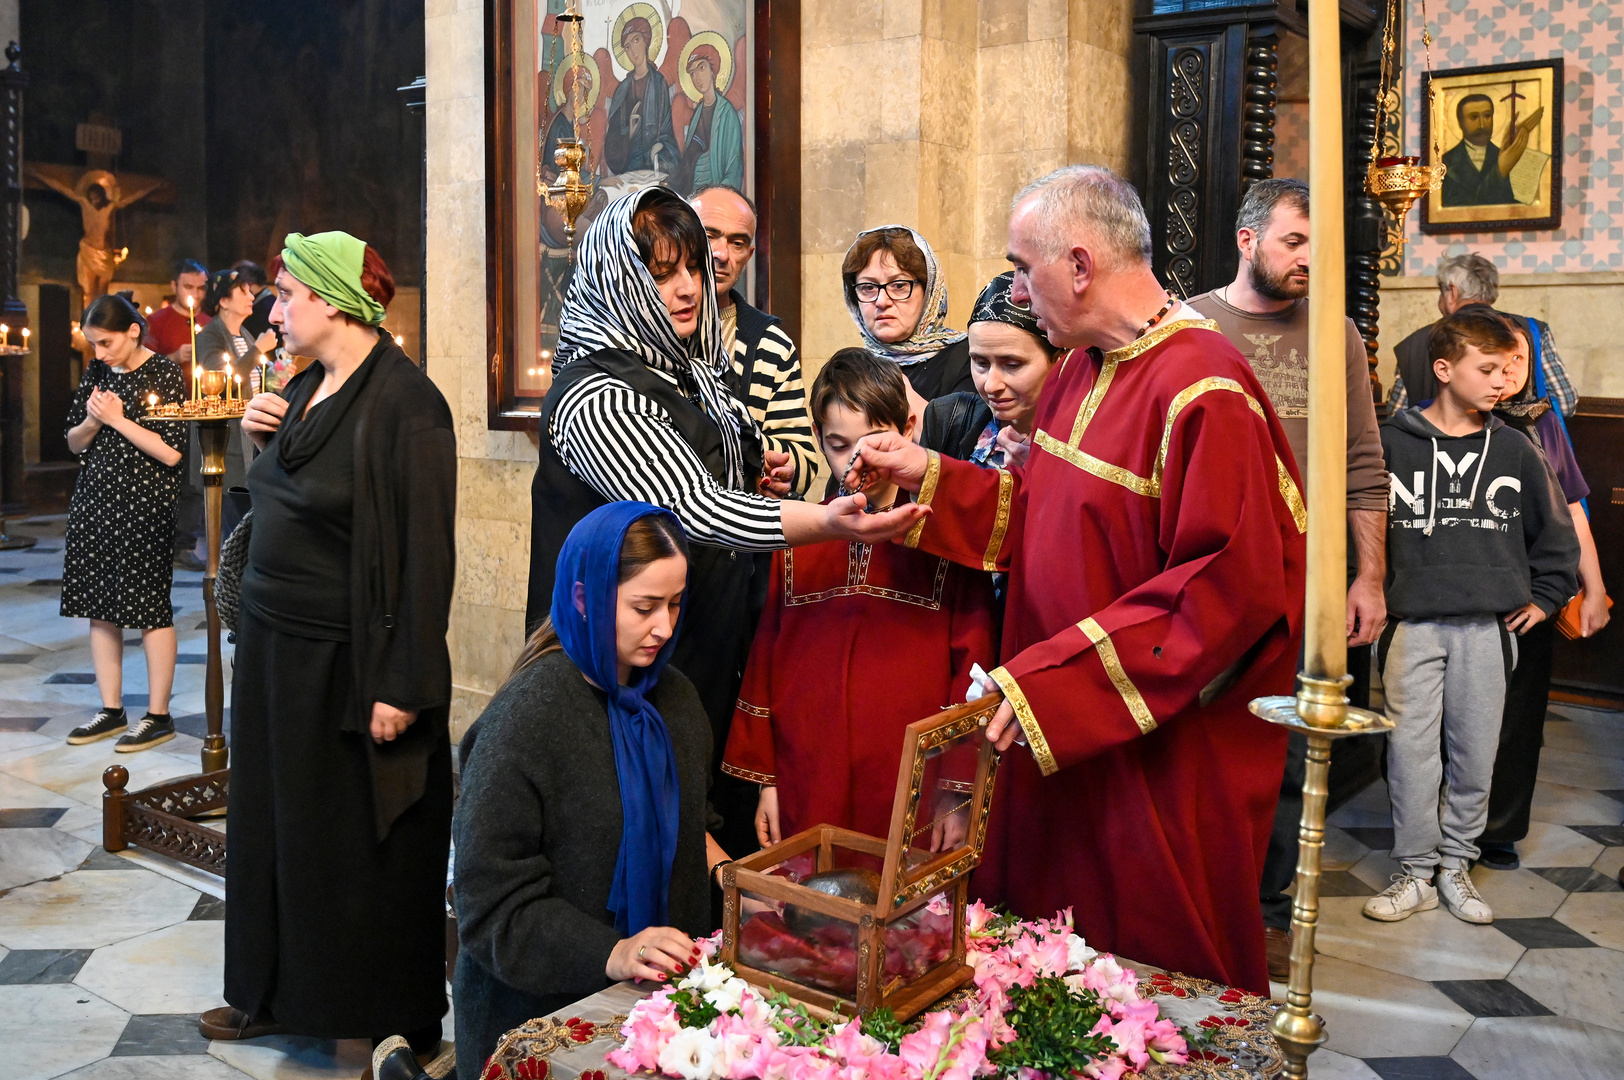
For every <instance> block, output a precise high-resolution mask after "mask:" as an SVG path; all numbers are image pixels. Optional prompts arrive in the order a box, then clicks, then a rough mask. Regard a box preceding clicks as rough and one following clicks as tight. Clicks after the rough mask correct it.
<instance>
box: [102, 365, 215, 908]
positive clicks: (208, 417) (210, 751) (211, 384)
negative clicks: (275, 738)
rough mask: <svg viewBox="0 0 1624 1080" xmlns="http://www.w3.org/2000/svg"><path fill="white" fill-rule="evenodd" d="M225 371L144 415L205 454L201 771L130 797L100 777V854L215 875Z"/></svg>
mask: <svg viewBox="0 0 1624 1080" xmlns="http://www.w3.org/2000/svg"><path fill="white" fill-rule="evenodd" d="M233 389H234V386H233V382H232V378H231V373H230V372H229V371H204V370H202V369H201V368H199V367H195V366H194V368H193V374H192V394H191V397H190V398H189V399H188V400H186V401H185V402H178V403H170V404H163V405H159V404H156V403H153V404H151V405H149V407H148V408H147V420H149V421H152V422H157V423H165V422H167V423H175V422H188V423H192V424H196V425H197V438H198V443H199V445H200V446H201V447H202V450H203V460H202V462H201V472H202V474H203V522H204V544H205V547H206V548H207V550H208V561H207V563H206V567H205V569H204V572H203V608H204V612H205V618H206V625H207V628H208V635H209V644H208V661H207V667H206V668H205V671H204V683H203V709H204V714H205V716H206V722H207V728H206V731H205V734H204V736H203V750H202V755H201V757H202V767H203V771H202V773H201V774H199V775H197V776H188V777H182V778H181V779H179V780H171V781H166V782H164V783H161V784H155V785H153V786H152V787H149V788H144V789H142V790H140V791H128V790H126V785H128V783H129V780H130V774H129V770H127V769H126V768H124V766H122V765H113V766H111V767H109V768H108V769H107V771H106V772H104V773H103V774H102V784H103V786H104V787H106V789H107V791H106V792H105V793H104V794H103V795H102V846H103V847H105V848H106V849H107V850H108V851H122V850H124V849H125V848H126V847H128V846H130V845H131V844H134V845H136V846H137V847H141V848H145V849H147V850H148V851H151V852H154V853H155V854H158V855H162V856H164V857H166V858H170V859H175V860H176V861H178V862H183V863H186V864H188V865H190V866H195V867H197V868H198V869H200V870H206V871H208V872H210V873H214V874H220V875H222V876H223V875H224V874H225V860H226V837H225V833H223V832H220V831H218V830H216V829H211V828H209V827H208V826H206V825H203V824H201V823H200V821H199V820H198V819H200V818H203V817H206V816H210V815H213V814H216V813H218V812H219V811H221V810H223V809H225V806H226V794H227V789H228V786H229V783H230V778H231V770H230V769H228V768H227V767H226V765H227V760H228V756H227V750H226V737H225V673H224V668H223V662H222V658H221V654H220V609H219V607H218V606H217V605H216V602H215V593H214V586H215V580H216V578H217V577H218V576H219V573H220V541H221V537H220V531H221V519H222V516H223V511H224V496H225V491H224V486H223V485H224V481H225V474H226V443H227V441H228V436H229V435H230V431H231V429H230V422H231V421H232V420H237V419H241V418H242V415H243V412H244V410H245V407H246V406H245V403H244V402H243V400H242V397H241V395H240V393H239V394H238V395H236V396H233V394H232V391H233Z"/></svg>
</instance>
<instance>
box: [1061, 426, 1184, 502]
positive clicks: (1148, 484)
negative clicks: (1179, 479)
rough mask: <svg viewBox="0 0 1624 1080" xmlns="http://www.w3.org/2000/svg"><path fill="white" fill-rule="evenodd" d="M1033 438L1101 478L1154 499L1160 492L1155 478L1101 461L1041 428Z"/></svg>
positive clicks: (1064, 458)
mask: <svg viewBox="0 0 1624 1080" xmlns="http://www.w3.org/2000/svg"><path fill="white" fill-rule="evenodd" d="M1032 438H1033V440H1034V441H1035V442H1036V443H1037V444H1038V445H1039V446H1041V447H1043V449H1045V450H1047V451H1048V452H1049V453H1051V454H1053V455H1054V456H1055V457H1057V458H1061V459H1063V460H1065V461H1068V462H1070V463H1071V464H1073V465H1075V466H1077V467H1078V468H1079V469H1081V470H1083V471H1084V472H1086V473H1089V474H1090V475H1093V476H1097V477H1099V478H1100V479H1101V480H1107V481H1109V482H1111V483H1113V484H1120V485H1121V486H1123V487H1125V488H1127V489H1128V490H1129V491H1131V492H1133V493H1134V494H1135V495H1146V496H1149V497H1150V498H1153V499H1154V498H1156V496H1157V494H1158V489H1157V487H1156V482H1155V481H1154V480H1148V479H1146V478H1145V477H1143V476H1139V475H1137V474H1135V473H1131V472H1129V471H1128V470H1127V469H1124V468H1123V467H1122V466H1120V465H1112V464H1110V463H1109V462H1105V461H1101V460H1100V459H1099V458H1097V457H1095V456H1094V455H1093V454H1090V453H1087V452H1085V451H1082V450H1079V449H1077V448H1076V447H1075V446H1068V445H1067V444H1065V443H1063V442H1061V441H1060V440H1059V439H1057V438H1055V437H1054V436H1053V435H1050V434H1049V433H1048V432H1047V431H1044V430H1042V429H1041V428H1040V429H1038V430H1037V431H1036V432H1034V433H1033V435H1032Z"/></svg>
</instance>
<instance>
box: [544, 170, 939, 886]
mask: <svg viewBox="0 0 1624 1080" xmlns="http://www.w3.org/2000/svg"><path fill="white" fill-rule="evenodd" d="M712 274H713V269H712V265H711V258H710V245H709V243H708V242H707V240H706V238H705V230H704V227H703V226H702V225H701V224H700V221H699V215H698V214H696V213H695V212H694V210H693V208H692V207H690V206H689V205H688V204H687V203H686V202H684V201H683V200H682V198H681V197H680V196H678V195H677V194H676V193H675V192H673V191H671V190H670V189H669V188H664V187H651V188H645V189H643V190H641V191H637V192H633V193H631V194H629V195H626V196H624V197H622V198H621V199H619V200H618V201H616V202H614V203H612V204H610V206H609V207H608V208H607V209H605V210H604V212H603V213H602V214H600V215H599V216H598V218H597V219H596V220H594V221H593V223H592V225H591V227H590V228H588V229H587V231H586V232H585V233H584V234H582V236H581V240H580V246H579V248H578V250H577V252H576V267H575V274H574V277H573V278H572V280H571V282H570V287H569V292H568V294H567V295H566V296H565V298H564V311H563V315H562V317H561V319H560V327H559V339H558V350H557V355H556V360H555V361H554V363H555V366H556V367H555V378H554V382H553V386H552V388H551V389H550V390H549V391H548V393H547V397H546V399H545V400H544V401H543V403H542V407H541V415H540V418H539V428H540V446H539V453H540V461H539V462H538V464H537V467H536V478H535V482H534V484H533V485H532V488H531V499H532V507H533V514H532V518H531V521H532V525H531V544H530V602H529V605H528V611H527V613H526V626H527V628H528V629H530V630H531V631H534V630H535V628H536V627H537V626H538V625H539V624H540V623H541V621H542V619H543V618H544V617H545V616H546V615H547V613H548V611H549V609H550V606H551V603H552V596H553V576H554V572H555V567H556V564H557V561H558V553H559V551H560V550H562V548H563V545H564V540H565V538H566V537H567V536H568V535H569V532H570V529H571V528H572V527H573V526H574V525H575V523H576V522H578V521H580V520H581V519H582V518H584V517H585V516H586V515H587V514H588V513H590V512H591V511H592V510H594V509H596V508H597V507H599V506H602V505H603V504H604V503H606V502H613V501H617V500H635V501H640V502H647V503H652V504H654V505H656V506H663V507H665V508H667V509H669V510H671V511H672V512H673V513H675V514H676V515H677V518H678V519H679V520H680V521H681V522H682V526H683V528H684V529H685V530H686V531H687V534H688V536H689V538H690V539H691V540H692V541H693V542H694V545H695V547H694V551H693V558H692V560H691V563H690V566H689V570H688V599H687V607H688V610H687V613H686V615H685V622H686V626H687V629H686V630H685V631H684V633H683V636H682V640H681V642H679V644H678V646H677V651H676V653H675V655H674V656H673V657H672V663H673V665H674V666H675V667H676V668H678V669H679V670H680V671H682V672H683V674H685V675H687V676H688V678H689V679H691V680H692V681H693V683H694V686H695V688H696V689H697V690H698V691H699V696H700V699H701V701H702V702H703V703H704V705H705V712H706V713H707V715H709V717H710V719H711V724H712V727H713V733H714V736H715V738H714V743H713V745H714V748H715V751H714V753H715V756H716V758H717V760H716V761H714V762H713V763H712V765H713V768H714V767H715V766H717V765H719V764H720V755H721V751H722V748H723V747H725V746H726V745H727V729H728V724H729V722H730V721H731V720H732V716H733V703H734V700H735V699H736V697H737V695H738V688H739V680H740V678H741V677H742V674H743V670H744V661H745V658H746V656H747V654H748V652H749V648H750V639H751V635H752V634H753V633H754V630H755V621H756V615H757V613H758V611H759V605H760V597H759V595H758V594H760V593H761V592H762V591H763V590H762V588H760V587H759V583H755V582H753V581H752V577H753V568H754V564H755V560H753V559H751V558H750V557H749V553H750V552H756V551H770V550H772V549H774V548H781V547H786V546H790V545H794V544H804V543H813V542H816V541H819V540H829V539H846V540H865V541H869V542H878V541H881V540H888V539H891V538H893V537H897V536H901V535H902V534H903V533H905V532H907V531H908V529H910V528H911V527H912V526H913V524H914V522H915V521H916V520H918V519H919V518H920V517H921V516H922V514H923V511H922V510H921V509H920V508H919V507H917V506H913V505H908V506H903V507H898V508H897V509H894V510H890V511H887V512H885V513H879V514H868V513H865V510H866V503H865V500H864V499H863V497H862V496H860V495H859V496H853V497H849V498H843V499H838V500H836V501H834V502H832V503H829V504H826V505H813V504H808V503H803V502H797V501H793V500H786V501H779V500H777V499H773V498H769V497H767V496H765V495H762V494H760V488H761V482H762V479H763V476H764V470H765V469H771V468H775V467H779V466H782V465H784V464H785V462H782V461H777V460H767V461H764V460H763V458H764V455H763V453H762V449H761V433H760V430H759V429H758V428H757V426H756V423H755V421H754V420H753V419H752V418H751V416H750V413H749V411H748V410H747V409H746V408H745V407H744V404H743V403H742V402H740V401H739V400H738V399H737V398H735V397H734V396H733V394H732V393H731V392H730V391H729V390H728V388H727V385H726V383H725V382H724V381H723V378H724V375H725V373H726V371H727V367H728V358H727V352H726V349H725V348H724V347H723V344H722V330H721V321H720V318H719V316H718V313H717V304H716V285H715V280H714V278H713V276H712ZM780 456H781V455H776V454H769V455H766V457H768V458H778V457H780ZM783 456H784V457H787V455H783ZM735 788H737V789H738V790H735ZM714 798H715V802H716V806H717V809H718V810H719V811H720V812H721V813H722V815H723V818H724V821H725V825H724V829H723V830H722V831H721V832H719V833H717V838H718V839H719V840H721V841H722V843H723V845H724V846H726V847H728V850H729V851H733V852H734V853H735V854H737V853H740V852H742V851H746V850H754V846H755V845H754V837H755V830H754V827H753V825H752V818H753V815H754V812H755V803H756V792H755V790H754V788H753V787H748V788H746V787H745V786H744V785H741V784H740V782H739V781H736V780H733V779H732V778H726V779H725V780H723V781H721V782H720V784H719V785H718V788H717V790H716V793H715V796H714ZM729 845H731V846H729ZM735 848H736V849H737V850H735Z"/></svg>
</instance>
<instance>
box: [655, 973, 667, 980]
mask: <svg viewBox="0 0 1624 1080" xmlns="http://www.w3.org/2000/svg"><path fill="white" fill-rule="evenodd" d="M654 977H655V979H657V980H659V981H660V982H665V972H663V971H662V972H661V973H660V974H658V975H656V976H654Z"/></svg>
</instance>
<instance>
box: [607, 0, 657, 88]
mask: <svg viewBox="0 0 1624 1080" xmlns="http://www.w3.org/2000/svg"><path fill="white" fill-rule="evenodd" d="M632 19H647V20H648V25H649V29H650V30H651V31H653V33H654V39H653V40H652V41H650V42H649V43H648V64H649V67H659V66H660V51H661V50H662V49H664V48H665V23H664V22H662V21H661V19H660V13H659V11H658V10H656V9H655V7H654V5H653V4H643V3H637V4H632V5H630V6H629V7H627V8H626V10H625V11H622V12H621V13H620V17H619V18H617V19H616V20H615V32H614V33H613V34H612V35H610V37H609V48H610V49H612V50H613V51H614V54H615V63H617V64H619V65H620V66H621V67H623V68H625V69H626V70H627V71H630V70H632V58H631V57H629V56H627V55H626V50H625V49H624V48H622V47H621V44H620V35H621V34H622V33H624V32H625V30H626V24H627V23H628V22H630V21H631V20H632Z"/></svg>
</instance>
